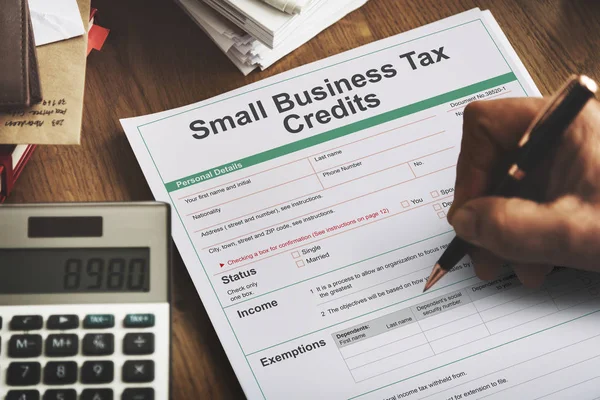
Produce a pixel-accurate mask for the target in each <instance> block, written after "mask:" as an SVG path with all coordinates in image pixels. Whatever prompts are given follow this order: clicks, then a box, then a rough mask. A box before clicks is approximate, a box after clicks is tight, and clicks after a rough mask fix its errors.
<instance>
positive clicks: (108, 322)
mask: <svg viewBox="0 0 600 400" xmlns="http://www.w3.org/2000/svg"><path fill="white" fill-rule="evenodd" d="M114 326H115V316H114V315H110V314H92V315H86V316H85V319H84V320H83V327H84V328H87V329H100V328H112V327H114Z"/></svg>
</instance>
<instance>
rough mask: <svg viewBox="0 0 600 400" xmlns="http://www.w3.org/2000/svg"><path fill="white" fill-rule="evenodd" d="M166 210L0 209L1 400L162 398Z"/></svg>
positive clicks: (165, 377)
mask: <svg viewBox="0 0 600 400" xmlns="http://www.w3.org/2000/svg"><path fill="white" fill-rule="evenodd" d="M170 243H171V239H170V209H169V206H168V205H167V204H164V203H158V202H143V203H86V204H58V205H50V204H42V205H17V206H15V205H5V206H0V400H41V399H43V400H113V399H120V400H153V399H159V400H165V399H169V398H170V379H169V378H170V354H171V349H170V343H171V341H170V337H171V311H170V281H171V279H170V276H171V274H170Z"/></svg>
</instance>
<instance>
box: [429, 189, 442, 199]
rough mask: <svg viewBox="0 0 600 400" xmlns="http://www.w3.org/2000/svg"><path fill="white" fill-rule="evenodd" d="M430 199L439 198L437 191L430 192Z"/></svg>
mask: <svg viewBox="0 0 600 400" xmlns="http://www.w3.org/2000/svg"><path fill="white" fill-rule="evenodd" d="M431 197H433V198H434V199H435V198H436V197H440V192H438V191H437V190H434V191H433V192H431Z"/></svg>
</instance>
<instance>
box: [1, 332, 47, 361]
mask: <svg viewBox="0 0 600 400" xmlns="http://www.w3.org/2000/svg"><path fill="white" fill-rule="evenodd" d="M41 354H42V336H41V335H12V336H11V337H10V340H9V341H8V356H9V357H15V358H29V357H37V356H39V355H41Z"/></svg>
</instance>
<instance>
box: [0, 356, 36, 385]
mask: <svg viewBox="0 0 600 400" xmlns="http://www.w3.org/2000/svg"><path fill="white" fill-rule="evenodd" d="M41 375H42V366H41V365H40V363H39V362H13V363H10V364H9V365H8V368H7V369H6V384H7V385H9V386H29V385H37V384H38V383H40V378H41Z"/></svg>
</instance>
